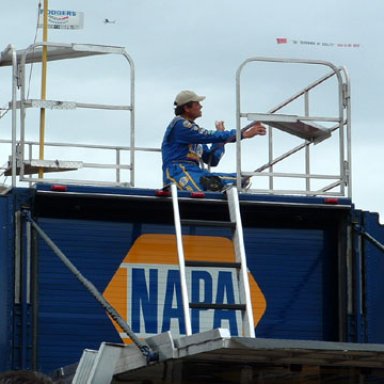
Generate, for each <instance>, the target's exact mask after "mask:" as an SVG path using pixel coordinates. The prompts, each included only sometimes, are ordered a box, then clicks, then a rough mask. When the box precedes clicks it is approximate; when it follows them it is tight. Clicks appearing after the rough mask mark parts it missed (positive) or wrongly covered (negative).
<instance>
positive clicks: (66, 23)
mask: <svg viewBox="0 0 384 384" xmlns="http://www.w3.org/2000/svg"><path fill="white" fill-rule="evenodd" d="M43 26H44V10H43V9H42V10H40V15H39V24H38V27H39V28H43ZM83 26H84V13H83V12H77V11H68V10H54V9H48V28H50V29H83Z"/></svg>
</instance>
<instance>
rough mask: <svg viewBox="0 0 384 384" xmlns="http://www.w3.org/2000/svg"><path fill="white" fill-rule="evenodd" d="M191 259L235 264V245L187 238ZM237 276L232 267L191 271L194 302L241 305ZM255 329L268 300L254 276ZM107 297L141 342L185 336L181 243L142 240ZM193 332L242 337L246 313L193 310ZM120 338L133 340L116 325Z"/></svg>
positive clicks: (144, 237) (164, 239)
mask: <svg viewBox="0 0 384 384" xmlns="http://www.w3.org/2000/svg"><path fill="white" fill-rule="evenodd" d="M183 245H184V254H185V258H186V260H197V261H234V260H235V256H234V251H233V244H232V242H231V241H230V240H229V239H226V238H223V237H209V236H183ZM236 274H237V271H236V269H234V268H233V269H232V268H211V267H210V268H206V267H204V268H202V267H187V285H188V292H189V298H190V301H191V302H193V303H197V302H198V303H206V304H238V303H239V302H240V300H239V292H238V282H237V276H236ZM249 280H250V289H251V299H252V309H253V315H254V321H255V326H257V324H258V323H259V321H260V319H261V318H262V316H263V314H264V312H265V309H266V301H265V297H264V295H263V293H262V292H261V290H260V288H259V286H258V284H257V283H256V281H255V280H254V278H253V276H252V275H251V274H249ZM104 297H105V298H106V299H107V300H108V301H109V302H110V303H111V304H112V305H113V307H114V308H115V309H116V310H117V311H118V312H119V313H120V315H121V316H122V317H123V318H124V319H125V320H126V321H127V323H128V324H129V325H130V327H131V328H132V331H133V332H135V333H136V334H137V335H138V336H139V337H149V336H153V335H156V334H159V333H162V332H166V331H171V332H172V334H173V335H174V336H177V335H185V323H184V315H183V306H182V296H181V287H180V273H179V268H178V258H177V248H176V238H175V236H174V235H161V234H146V235H142V236H141V237H139V238H138V239H137V240H136V241H135V243H134V244H133V246H132V248H131V249H130V250H129V252H128V254H127V255H126V257H125V258H124V260H123V262H122V263H121V264H120V266H119V268H118V270H117V271H116V273H115V274H114V276H113V277H112V279H111V281H110V283H109V284H108V286H107V288H106V289H105V291H104ZM191 321H192V332H193V333H198V332H203V331H206V330H209V329H213V328H227V329H229V331H230V333H231V335H232V336H238V335H241V334H242V330H241V324H242V322H241V312H240V311H234V310H227V309H225V310H224V309H200V308H199V309H196V308H193V309H191ZM114 326H115V327H116V330H117V331H118V332H119V334H120V337H121V339H122V340H123V341H124V342H126V343H129V342H130V341H129V339H128V336H127V335H126V334H125V333H124V332H123V331H122V329H121V328H120V327H119V326H118V325H117V324H115V323H114Z"/></svg>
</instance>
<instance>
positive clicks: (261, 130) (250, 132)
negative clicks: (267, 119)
mask: <svg viewBox="0 0 384 384" xmlns="http://www.w3.org/2000/svg"><path fill="white" fill-rule="evenodd" d="M266 133H267V130H266V128H265V127H264V125H262V124H261V123H259V122H257V123H255V124H254V125H252V127H249V128H248V129H247V130H246V131H243V138H244V139H250V138H251V137H254V136H256V135H260V136H264V135H265V134H266Z"/></svg>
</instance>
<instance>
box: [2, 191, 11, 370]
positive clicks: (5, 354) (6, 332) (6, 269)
mask: <svg viewBox="0 0 384 384" xmlns="http://www.w3.org/2000/svg"><path fill="white" fill-rule="evenodd" d="M11 202H12V199H11V196H10V195H7V196H0V292H1V294H0V371H3V370H7V369H10V368H11V362H12V360H11V359H12V349H11V346H12V316H13V307H12V303H13V289H14V288H13V287H14V286H13V269H12V267H13V263H12V260H13V258H12V248H13V241H14V240H13V235H12V230H13V216H12V203H11Z"/></svg>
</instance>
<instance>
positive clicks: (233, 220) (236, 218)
mask: <svg viewBox="0 0 384 384" xmlns="http://www.w3.org/2000/svg"><path fill="white" fill-rule="evenodd" d="M225 193H226V196H227V201H228V209H229V218H230V221H211V220H210V221H207V220H189V219H188V220H187V219H184V220H182V219H181V218H180V210H179V200H178V193H177V187H176V185H175V184H172V185H171V194H172V205H173V214H174V222H175V232H176V242H177V255H178V261H179V269H180V285H181V295H182V302H183V313H184V321H185V333H186V335H187V336H189V335H191V334H192V324H191V315H190V309H191V308H199V309H227V310H238V311H241V312H242V330H243V331H242V332H243V335H242V336H246V337H255V326H254V319H253V311H252V303H251V292H250V285H249V278H248V268H247V262H246V255H245V247H244V238H243V227H242V223H241V215H240V204H239V195H238V191H237V188H236V187H235V186H233V187H231V188H229V189H228V190H226V191H225ZM182 225H185V226H193V225H196V226H204V227H227V228H231V229H232V233H233V238H232V242H233V245H234V251H235V257H236V261H235V262H224V261H223V262H220V261H219V262H216V261H193V260H185V256H184V247H183V236H182ZM188 267H216V268H236V270H237V274H236V275H237V282H238V288H239V298H240V303H238V304H207V303H192V302H191V301H190V299H189V293H188V288H187V275H186V269H187V268H188Z"/></svg>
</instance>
